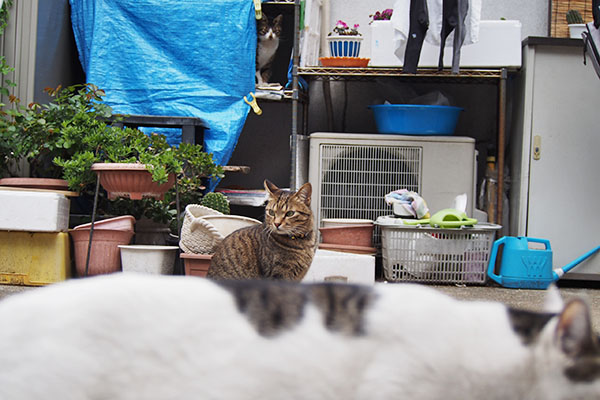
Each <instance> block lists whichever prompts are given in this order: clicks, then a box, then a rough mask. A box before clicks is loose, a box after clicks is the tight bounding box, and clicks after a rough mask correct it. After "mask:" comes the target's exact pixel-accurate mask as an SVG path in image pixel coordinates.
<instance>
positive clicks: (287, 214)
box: [285, 211, 294, 217]
mask: <svg viewBox="0 0 600 400" xmlns="http://www.w3.org/2000/svg"><path fill="white" fill-rule="evenodd" d="M292 215H294V212H293V211H288V212H286V213H285V216H286V217H291V216H292Z"/></svg>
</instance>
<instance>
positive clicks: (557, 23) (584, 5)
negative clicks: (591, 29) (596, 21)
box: [549, 0, 593, 38]
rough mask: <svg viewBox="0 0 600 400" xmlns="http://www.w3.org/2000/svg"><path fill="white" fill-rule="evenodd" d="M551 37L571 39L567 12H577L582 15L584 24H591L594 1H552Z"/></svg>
mask: <svg viewBox="0 0 600 400" xmlns="http://www.w3.org/2000/svg"><path fill="white" fill-rule="evenodd" d="M550 3H551V4H550V23H549V26H550V36H551V37H563V38H568V37H569V26H568V24H567V17H566V15H567V11H569V10H577V11H579V12H580V13H581V16H582V17H583V21H584V22H591V21H592V20H593V17H592V0H550Z"/></svg>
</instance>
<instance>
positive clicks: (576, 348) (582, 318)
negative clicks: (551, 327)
mask: <svg viewBox="0 0 600 400" xmlns="http://www.w3.org/2000/svg"><path fill="white" fill-rule="evenodd" d="M554 344H555V345H556V346H558V348H559V349H560V350H561V351H562V353H563V354H564V355H565V356H566V359H567V364H566V366H565V369H564V375H565V376H566V377H567V379H568V380H569V381H571V382H574V383H579V384H584V385H588V384H589V385H592V384H593V385H594V386H595V387H596V389H597V390H598V392H597V394H600V344H599V342H598V336H597V335H595V334H594V332H593V329H592V323H591V318H590V312H589V308H588V305H587V304H586V303H585V302H584V301H583V300H581V299H575V300H571V301H570V302H568V303H567V305H566V306H565V308H564V309H563V311H562V313H561V314H560V317H559V319H558V323H557V324H556V328H555V332H554Z"/></svg>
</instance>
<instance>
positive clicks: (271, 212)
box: [267, 209, 275, 217]
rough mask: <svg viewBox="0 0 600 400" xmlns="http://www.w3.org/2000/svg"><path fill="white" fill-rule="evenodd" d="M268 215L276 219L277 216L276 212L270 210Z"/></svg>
mask: <svg viewBox="0 0 600 400" xmlns="http://www.w3.org/2000/svg"><path fill="white" fill-rule="evenodd" d="M267 214H269V215H270V216H271V217H274V216H275V211H273V210H271V209H269V210H267Z"/></svg>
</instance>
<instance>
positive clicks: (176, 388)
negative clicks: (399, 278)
mask: <svg viewBox="0 0 600 400" xmlns="http://www.w3.org/2000/svg"><path fill="white" fill-rule="evenodd" d="M0 321H2V328H1V329H0V366H2V373H0V399H15V400H16V399H18V400H33V399H61V400H79V399H112V400H119V399H121V400H129V399H144V400H152V399H211V400H231V399H261V400H271V399H272V400H281V399H320V400H321V399H340V400H341V399H343V400H346V399H365V400H377V399H385V400H388V399H410V400H433V399H444V400H481V399H486V400H500V399H501V400H506V399H510V400H563V399H564V400H567V399H571V400H576V399H579V400H591V399H598V398H600V350H599V346H598V338H597V336H595V335H594V334H593V333H592V329H591V321H590V314H589V310H588V307H587V305H586V304H585V303H584V302H583V301H581V300H572V301H570V302H569V303H567V304H566V306H564V307H563V309H562V311H561V312H559V313H556V314H554V313H534V312H529V311H520V310H515V309H512V308H508V307H506V306H504V305H502V304H500V303H493V302H483V301H459V300H455V299H453V298H450V297H448V296H446V295H443V294H441V293H439V292H437V291H435V290H434V289H432V288H428V287H424V286H419V285H415V284H376V285H375V286H356V285H347V284H331V283H330V284H312V285H307V284H298V283H291V282H281V281H270V280H258V281H244V280H231V281H213V280H210V279H204V278H197V277H185V276H151V275H142V274H133V273H132V274H125V273H116V274H112V275H106V276H99V277H94V278H85V279H72V280H70V281H68V282H64V283H57V284H53V285H50V286H48V287H44V288H38V289H34V290H31V291H28V292H27V293H23V294H15V295H12V296H10V297H8V298H6V299H3V300H2V301H0Z"/></svg>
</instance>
